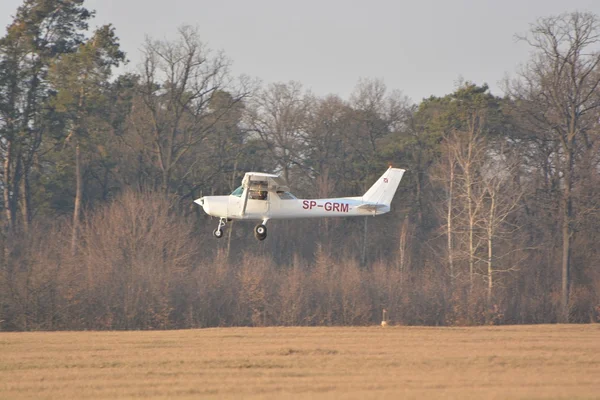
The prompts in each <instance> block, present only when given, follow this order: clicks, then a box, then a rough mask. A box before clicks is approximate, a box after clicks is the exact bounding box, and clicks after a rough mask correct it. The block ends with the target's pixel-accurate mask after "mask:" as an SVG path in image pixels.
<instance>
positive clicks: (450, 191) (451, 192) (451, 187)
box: [446, 161, 454, 286]
mask: <svg viewBox="0 0 600 400" xmlns="http://www.w3.org/2000/svg"><path fill="white" fill-rule="evenodd" d="M448 185H449V186H448V213H447V215H446V222H447V232H446V235H447V236H448V242H447V249H448V268H449V269H450V285H451V286H452V285H454V254H453V251H454V250H453V244H452V197H453V196H454V162H452V161H450V182H448Z"/></svg>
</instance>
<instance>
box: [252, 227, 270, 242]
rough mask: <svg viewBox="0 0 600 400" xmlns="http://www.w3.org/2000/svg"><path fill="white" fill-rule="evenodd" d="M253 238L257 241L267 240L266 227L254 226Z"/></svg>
mask: <svg viewBox="0 0 600 400" xmlns="http://www.w3.org/2000/svg"><path fill="white" fill-rule="evenodd" d="M254 236H255V237H256V238H257V239H258V240H265V239H266V238H267V227H266V225H264V224H259V225H256V227H255V228H254Z"/></svg>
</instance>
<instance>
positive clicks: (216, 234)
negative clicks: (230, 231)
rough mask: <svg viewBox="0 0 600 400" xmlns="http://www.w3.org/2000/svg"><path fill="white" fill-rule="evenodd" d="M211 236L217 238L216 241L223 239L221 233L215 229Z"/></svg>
mask: <svg viewBox="0 0 600 400" xmlns="http://www.w3.org/2000/svg"><path fill="white" fill-rule="evenodd" d="M213 235H214V236H215V237H216V238H217V239H221V238H222V237H223V231H222V230H220V229H215V230H214V231H213Z"/></svg>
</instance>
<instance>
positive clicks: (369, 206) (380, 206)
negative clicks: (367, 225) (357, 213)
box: [356, 203, 389, 212]
mask: <svg viewBox="0 0 600 400" xmlns="http://www.w3.org/2000/svg"><path fill="white" fill-rule="evenodd" d="M356 208H358V209H359V210H365V211H372V212H377V211H382V210H387V209H389V206H386V205H385V204H372V203H366V204H361V205H360V206H356Z"/></svg>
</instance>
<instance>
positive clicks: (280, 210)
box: [194, 167, 404, 240]
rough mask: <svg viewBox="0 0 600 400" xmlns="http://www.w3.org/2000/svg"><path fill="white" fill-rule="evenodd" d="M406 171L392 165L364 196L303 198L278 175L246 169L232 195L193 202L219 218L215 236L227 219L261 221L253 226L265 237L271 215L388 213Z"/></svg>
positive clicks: (355, 215) (281, 216) (362, 214)
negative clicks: (290, 190) (294, 192)
mask: <svg viewBox="0 0 600 400" xmlns="http://www.w3.org/2000/svg"><path fill="white" fill-rule="evenodd" d="M403 174H404V170H403V169H399V168H392V167H390V168H389V169H388V170H387V171H385V173H384V174H383V175H382V176H381V177H380V178H379V179H378V180H377V182H375V184H374V185H373V186H371V188H370V189H369V190H367V192H366V193H365V194H364V195H362V196H361V197H340V198H334V199H309V200H304V199H298V198H296V196H294V195H293V194H291V193H290V192H289V188H288V186H287V184H286V182H285V180H283V179H282V178H281V177H280V176H279V175H273V174H265V173H262V172H247V173H246V174H245V175H244V179H243V180H242V186H240V187H238V188H237V189H235V190H234V191H233V193H231V194H230V195H229V196H204V197H201V198H199V199H196V200H194V202H195V203H197V204H199V205H201V206H202V208H203V209H204V212H206V213H207V214H208V215H211V216H213V217H218V218H219V226H218V227H217V229H215V230H214V231H213V235H214V236H215V237H217V238H221V237H223V228H224V227H225V225H226V223H227V221H231V220H258V221H261V222H260V223H259V224H258V225H257V226H256V227H255V228H254V235H255V236H256V238H257V239H258V240H265V238H266V237H267V221H269V220H270V219H291V218H315V217H359V216H365V215H379V214H385V213H387V212H388V211H390V204H391V202H392V198H393V197H394V193H396V189H398V185H399V184H400V180H401V179H402V175H403Z"/></svg>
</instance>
